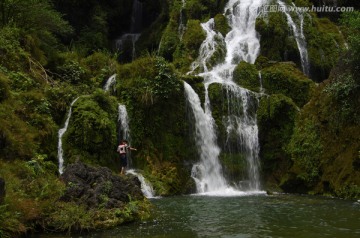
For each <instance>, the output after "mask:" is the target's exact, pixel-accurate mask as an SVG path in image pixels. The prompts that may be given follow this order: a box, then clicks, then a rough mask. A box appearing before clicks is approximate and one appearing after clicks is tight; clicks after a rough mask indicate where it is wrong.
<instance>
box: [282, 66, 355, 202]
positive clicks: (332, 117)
mask: <svg viewBox="0 0 360 238" xmlns="http://www.w3.org/2000/svg"><path fill="white" fill-rule="evenodd" d="M355 72H356V71H355ZM355 75H356V73H355V74H354V71H353V69H352V68H351V66H350V67H349V64H347V63H344V62H343V63H342V64H340V65H339V66H338V67H337V68H335V70H333V73H332V76H331V78H330V80H329V81H325V82H324V83H322V84H321V85H320V87H319V88H318V90H317V91H316V93H315V94H314V96H313V98H312V99H311V101H310V102H309V103H308V104H307V105H306V106H305V107H304V109H303V110H302V111H301V114H300V115H299V117H298V118H297V120H296V126H295V129H294V134H293V136H292V139H291V142H290V145H289V147H288V149H289V152H290V153H291V156H292V159H293V161H294V165H293V166H292V168H291V173H289V174H288V176H287V177H284V181H283V188H284V189H286V190H287V191H293V190H292V189H291V188H292V187H293V186H292V185H293V184H294V183H295V184H297V187H299V188H301V189H302V192H307V193H320V194H332V195H336V196H340V197H345V198H359V197H360V189H359V187H360V180H359V175H360V171H359V166H358V161H359V148H360V142H359V139H358V135H359V133H360V128H359V115H360V112H359V106H360V105H359V102H360V100H359V84H358V83H356V81H354V80H351V79H352V78H353V77H354V76H355ZM345 88H346V89H345ZM345 95H346V96H345ZM347 112H351V113H347Z"/></svg>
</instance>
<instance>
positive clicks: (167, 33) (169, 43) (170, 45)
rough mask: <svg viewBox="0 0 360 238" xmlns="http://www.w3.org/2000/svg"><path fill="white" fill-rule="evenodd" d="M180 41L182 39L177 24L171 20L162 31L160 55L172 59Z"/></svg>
mask: <svg viewBox="0 0 360 238" xmlns="http://www.w3.org/2000/svg"><path fill="white" fill-rule="evenodd" d="M179 42H180V39H179V35H178V31H177V24H176V22H175V21H174V20H170V21H169V23H168V25H167V26H166V28H165V30H164V32H163V33H162V37H161V40H160V45H159V55H160V56H162V57H164V58H165V59H167V60H169V61H171V60H172V59H173V53H174V52H175V50H176V47H177V45H178V44H179Z"/></svg>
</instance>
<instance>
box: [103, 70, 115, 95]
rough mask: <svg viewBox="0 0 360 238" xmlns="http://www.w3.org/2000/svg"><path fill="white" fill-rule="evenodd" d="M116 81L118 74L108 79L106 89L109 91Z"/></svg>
mask: <svg viewBox="0 0 360 238" xmlns="http://www.w3.org/2000/svg"><path fill="white" fill-rule="evenodd" d="M115 83H116V74H113V75H111V76H110V77H109V78H108V80H107V81H106V83H105V85H104V91H106V92H108V91H109V90H110V88H111V87H112V86H113V85H114V84H115Z"/></svg>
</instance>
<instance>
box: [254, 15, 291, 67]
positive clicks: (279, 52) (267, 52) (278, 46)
mask: <svg viewBox="0 0 360 238" xmlns="http://www.w3.org/2000/svg"><path fill="white" fill-rule="evenodd" d="M256 30H257V31H258V32H259V33H260V35H261V38H260V45H261V55H263V56H265V57H267V58H269V59H270V60H275V61H283V60H289V59H291V60H295V59H297V58H298V50H297V46H296V42H295V40H294V39H293V38H291V37H289V35H292V32H290V31H289V27H288V24H287V20H286V16H285V14H283V13H281V12H271V13H269V14H268V17H267V18H266V19H265V18H258V19H257V20H256Z"/></svg>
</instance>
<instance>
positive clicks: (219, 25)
mask: <svg viewBox="0 0 360 238" xmlns="http://www.w3.org/2000/svg"><path fill="white" fill-rule="evenodd" d="M214 22H215V30H216V31H218V32H220V33H221V34H222V35H223V36H224V37H225V36H226V34H227V33H228V32H229V31H230V29H231V28H230V26H229V24H228V22H227V19H226V17H225V16H224V15H223V14H217V15H216V16H215V17H214Z"/></svg>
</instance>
